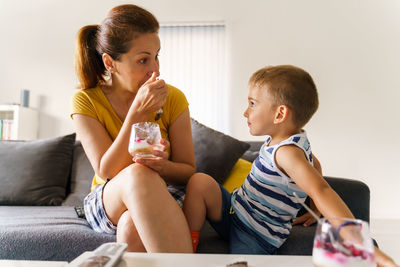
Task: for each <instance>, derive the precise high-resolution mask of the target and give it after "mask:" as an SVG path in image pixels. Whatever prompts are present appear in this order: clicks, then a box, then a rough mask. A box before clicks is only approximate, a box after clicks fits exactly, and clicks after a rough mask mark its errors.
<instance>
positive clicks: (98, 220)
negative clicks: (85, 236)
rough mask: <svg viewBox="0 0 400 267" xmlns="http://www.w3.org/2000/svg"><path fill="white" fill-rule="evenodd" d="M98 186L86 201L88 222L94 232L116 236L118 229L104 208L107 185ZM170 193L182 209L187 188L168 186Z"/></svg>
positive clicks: (85, 207)
mask: <svg viewBox="0 0 400 267" xmlns="http://www.w3.org/2000/svg"><path fill="white" fill-rule="evenodd" d="M106 184H107V183H105V184H102V185H97V186H96V187H95V188H94V190H93V191H92V192H90V193H89V194H88V195H87V196H86V197H85V199H84V201H83V202H84V204H83V207H84V209H85V216H86V220H87V222H88V223H89V225H90V226H91V227H92V229H93V230H95V231H96V232H99V233H106V234H112V235H115V234H116V232H117V227H116V226H115V225H114V224H113V223H112V222H111V221H110V220H109V219H108V217H107V215H106V212H105V210H104V206H103V189H104V186H105V185H106ZM168 191H169V192H170V194H171V195H172V196H173V197H174V198H175V200H176V201H177V202H178V204H179V205H180V206H181V207H182V203H183V200H184V199H185V187H183V186H179V187H177V186H168Z"/></svg>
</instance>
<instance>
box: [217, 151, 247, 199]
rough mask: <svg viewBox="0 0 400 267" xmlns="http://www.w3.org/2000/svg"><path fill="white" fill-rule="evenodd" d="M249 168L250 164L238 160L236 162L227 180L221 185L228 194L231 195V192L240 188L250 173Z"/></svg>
mask: <svg viewBox="0 0 400 267" xmlns="http://www.w3.org/2000/svg"><path fill="white" fill-rule="evenodd" d="M251 166H252V164H251V162H249V161H247V160H244V159H239V160H238V161H237V162H236V164H235V165H234V166H233V169H232V171H231V173H230V174H229V176H228V178H227V179H226V180H225V182H224V183H223V184H222V185H223V186H224V187H225V189H226V190H228V192H229V193H232V192H233V190H235V189H236V188H239V187H241V186H242V184H243V182H244V180H246V177H247V175H248V174H249V173H250V171H251Z"/></svg>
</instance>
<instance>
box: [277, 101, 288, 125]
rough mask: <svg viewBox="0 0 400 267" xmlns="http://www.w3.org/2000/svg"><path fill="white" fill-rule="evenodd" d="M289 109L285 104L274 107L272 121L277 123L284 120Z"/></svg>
mask: <svg viewBox="0 0 400 267" xmlns="http://www.w3.org/2000/svg"><path fill="white" fill-rule="evenodd" d="M289 112H290V109H289V107H288V106H286V105H280V106H278V107H277V108H276V112H275V118H274V123H275V124H279V123H282V122H284V121H285V120H286V119H287V118H288V116H289Z"/></svg>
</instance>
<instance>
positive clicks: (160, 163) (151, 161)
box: [133, 139, 170, 176]
mask: <svg viewBox="0 0 400 267" xmlns="http://www.w3.org/2000/svg"><path fill="white" fill-rule="evenodd" d="M169 147H170V144H169V142H168V141H167V140H165V139H161V141H160V149H154V150H153V155H154V156H155V157H154V158H150V157H143V158H141V157H138V158H133V161H135V162H136V163H139V164H142V165H145V166H147V167H149V168H151V169H153V170H154V171H156V172H158V173H159V174H160V176H162V173H163V170H164V167H165V165H166V164H167V162H168V158H169V153H168V148H169Z"/></svg>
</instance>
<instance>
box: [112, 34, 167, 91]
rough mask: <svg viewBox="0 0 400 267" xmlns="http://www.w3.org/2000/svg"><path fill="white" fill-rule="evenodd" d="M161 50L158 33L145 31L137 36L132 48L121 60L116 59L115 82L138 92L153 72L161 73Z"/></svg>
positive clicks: (126, 88)
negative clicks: (159, 57) (159, 54)
mask: <svg viewBox="0 0 400 267" xmlns="http://www.w3.org/2000/svg"><path fill="white" fill-rule="evenodd" d="M159 52H160V38H159V37H158V34H157V33H145V34H141V35H139V36H138V37H136V38H135V39H134V40H133V41H132V47H131V48H130V50H129V51H128V52H127V53H125V54H123V55H122V56H121V58H120V60H118V61H115V67H116V72H115V73H114V74H113V83H115V84H118V86H120V87H122V89H124V90H128V91H130V92H133V93H136V92H137V91H138V89H139V88H140V87H141V86H142V85H143V84H144V83H145V82H146V81H147V80H148V79H149V78H150V77H151V74H152V73H153V72H156V74H157V76H159V75H160V72H159V70H160V64H159V61H158V53H159Z"/></svg>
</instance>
